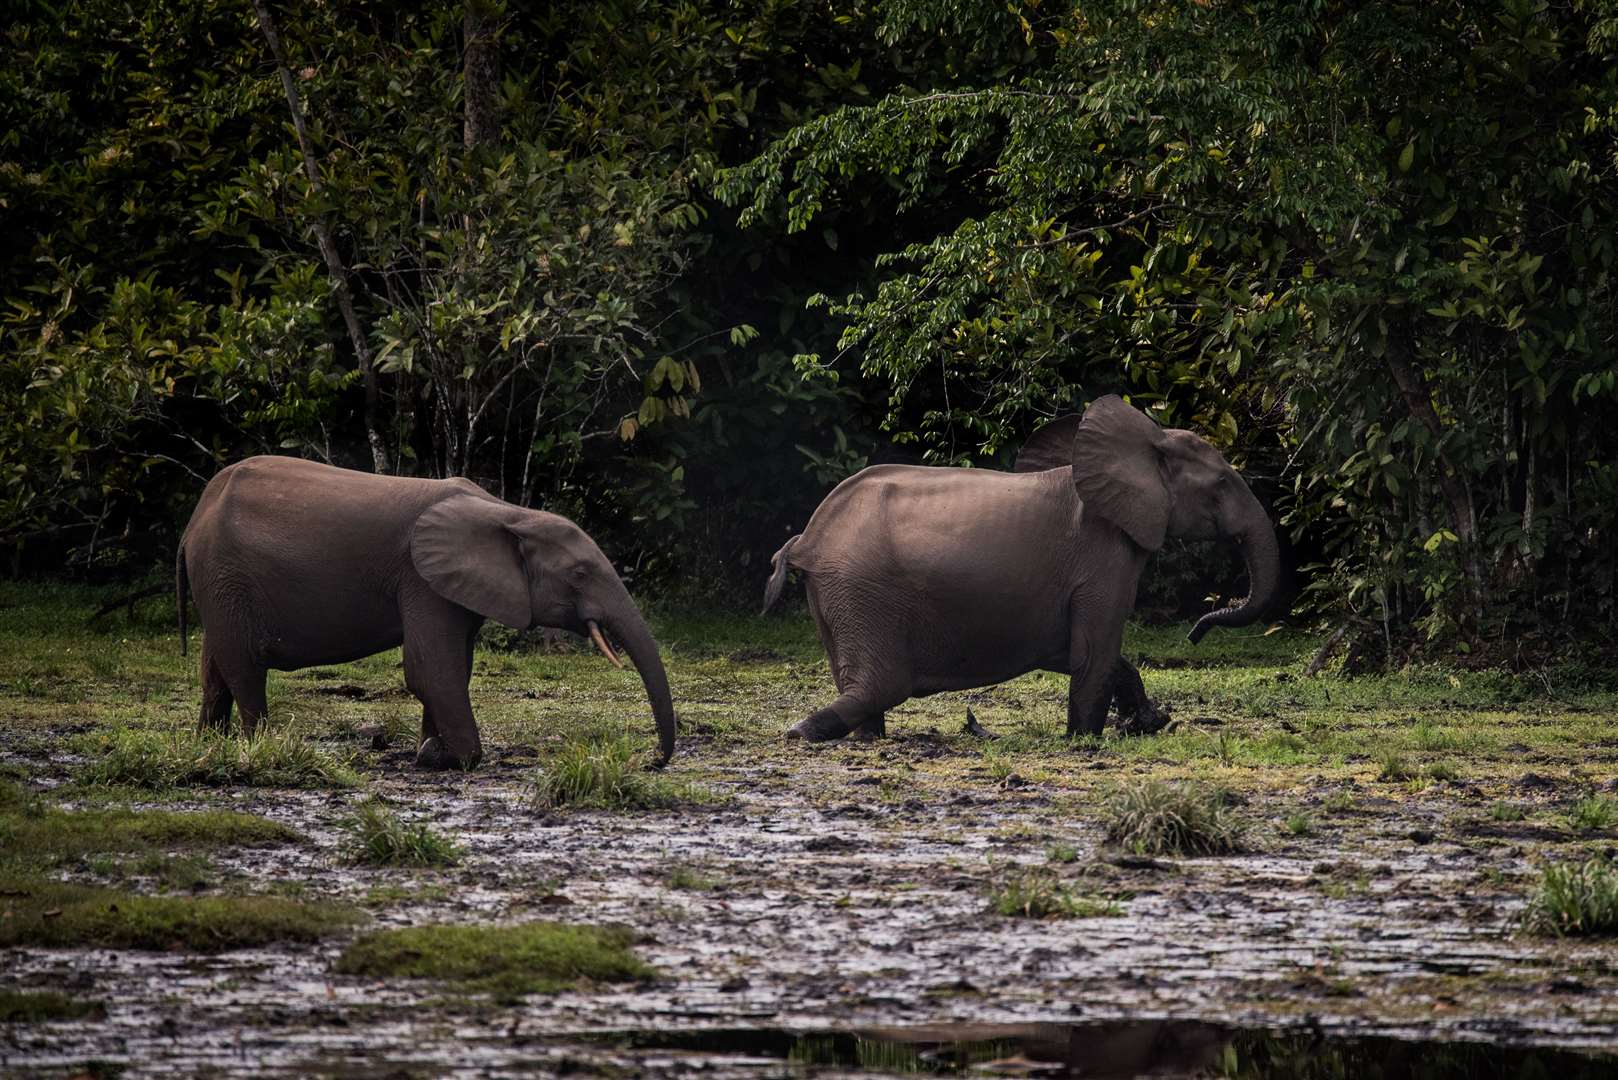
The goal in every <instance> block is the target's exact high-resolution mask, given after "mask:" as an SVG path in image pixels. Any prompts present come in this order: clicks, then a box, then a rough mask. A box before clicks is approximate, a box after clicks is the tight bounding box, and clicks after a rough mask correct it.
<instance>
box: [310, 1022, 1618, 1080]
mask: <svg viewBox="0 0 1618 1080" xmlns="http://www.w3.org/2000/svg"><path fill="white" fill-rule="evenodd" d="M519 1042H520V1040H519ZM512 1049H513V1047H512V1046H511V1044H510V1043H507V1045H506V1046H505V1047H504V1052H502V1051H501V1050H497V1049H495V1048H494V1047H492V1046H489V1045H487V1044H485V1045H479V1044H478V1043H476V1042H474V1043H471V1044H469V1045H468V1046H467V1047H466V1050H467V1056H466V1059H464V1061H463V1064H464V1065H466V1066H470V1067H471V1071H472V1072H475V1073H476V1074H477V1075H490V1076H497V1075H512V1074H514V1073H515V1072H518V1071H522V1070H524V1069H543V1070H556V1071H566V1072H570V1073H577V1074H585V1075H588V1074H591V1073H607V1072H610V1073H615V1074H616V1073H622V1072H627V1073H629V1074H632V1075H657V1076H685V1075H698V1074H700V1075H703V1076H710V1077H724V1076H743V1075H746V1076H759V1075H763V1076H782V1075H786V1076H792V1075H816V1074H828V1073H829V1074H837V1075H846V1074H858V1075H867V1076H883V1075H904V1074H921V1075H1000V1076H1037V1077H1119V1078H1121V1077H1136V1076H1152V1077H1187V1078H1190V1077H1239V1078H1243V1080H1269V1078H1275V1080H1281V1078H1287V1080H1290V1078H1293V1077H1300V1076H1318V1077H1344V1078H1350V1077H1352V1078H1359V1077H1365V1078H1378V1080H1399V1078H1411V1080H1417V1078H1420V1080H1449V1078H1454V1080H1485V1078H1493V1077H1498V1078H1507V1077H1511V1078H1517V1077H1556V1078H1557V1080H1584V1078H1587V1077H1588V1078H1595V1077H1610V1076H1613V1075H1615V1074H1618V1055H1614V1054H1608V1053H1597V1052H1580V1051H1571V1050H1559V1049H1547V1048H1539V1047H1507V1046H1498V1045H1491V1044H1485V1043H1471V1042H1443V1041H1437V1040H1429V1041H1409V1040H1403V1039H1394V1038H1388V1037H1382V1036H1344V1035H1331V1034H1327V1033H1325V1032H1323V1031H1322V1030H1320V1029H1319V1028H1301V1029H1284V1030H1283V1029H1273V1028H1238V1027H1231V1026H1227V1025H1223V1024H1210V1023H1204V1022H1201V1021H1189V1020H1146V1021H1116V1022H1106V1023H1089V1024H1042V1023H1035V1024H937V1025H923V1026H915V1027H873V1028H865V1029H859V1030H848V1031H834V1030H825V1031H792V1030H788V1029H784V1028H768V1027H765V1028H736V1027H725V1028H702V1029H688V1030H646V1031H620V1032H596V1033H586V1034H581V1035H557V1036H553V1037H549V1038H546V1039H544V1040H543V1044H542V1045H530V1046H529V1047H527V1051H526V1053H522V1052H518V1053H516V1054H512V1053H511V1051H512ZM491 1051H492V1052H491ZM480 1057H481V1058H484V1059H485V1064H484V1068H483V1069H478V1068H476V1066H473V1064H472V1063H473V1062H475V1061H476V1060H477V1059H478V1058H480ZM490 1059H503V1060H501V1061H500V1064H494V1062H493V1060H490ZM298 1068H300V1069H304V1070H308V1071H311V1072H317V1073H319V1074H321V1075H328V1076H343V1077H358V1076H379V1075H389V1074H390V1073H389V1070H390V1069H394V1068H396V1069H399V1070H400V1072H399V1073H393V1074H392V1075H401V1074H403V1075H409V1074H410V1073H409V1065H408V1063H407V1062H406V1061H403V1060H398V1059H389V1060H387V1061H361V1060H358V1059H355V1058H349V1059H348V1060H347V1061H346V1062H345V1061H338V1060H333V1059H331V1058H326V1059H322V1060H319V1061H311V1062H305V1063H302V1064H301V1065H300V1066H299V1067H298Z"/></svg>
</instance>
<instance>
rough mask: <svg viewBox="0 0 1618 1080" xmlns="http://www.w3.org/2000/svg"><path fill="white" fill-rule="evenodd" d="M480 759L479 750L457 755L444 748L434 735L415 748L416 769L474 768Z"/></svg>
mask: <svg viewBox="0 0 1618 1080" xmlns="http://www.w3.org/2000/svg"><path fill="white" fill-rule="evenodd" d="M481 760H483V754H482V752H481V751H474V752H473V753H472V754H470V755H469V756H467V757H457V756H456V755H455V754H452V753H450V751H448V750H446V749H445V748H444V744H443V742H442V740H440V739H439V738H438V736H436V735H434V736H433V737H432V738H430V739H427V740H425V741H424V742H423V743H422V744H421V746H419V747H418V748H417V749H416V768H418V769H475V768H477V765H478V762H479V761H481Z"/></svg>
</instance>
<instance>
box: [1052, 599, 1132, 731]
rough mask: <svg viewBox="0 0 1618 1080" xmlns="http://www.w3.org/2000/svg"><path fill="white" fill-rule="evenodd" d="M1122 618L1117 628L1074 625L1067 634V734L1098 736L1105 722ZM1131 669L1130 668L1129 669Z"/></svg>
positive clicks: (1109, 702)
mask: <svg viewBox="0 0 1618 1080" xmlns="http://www.w3.org/2000/svg"><path fill="white" fill-rule="evenodd" d="M1123 631H1124V628H1123V621H1122V620H1121V619H1120V620H1119V623H1118V625H1117V626H1116V627H1104V628H1102V629H1101V630H1100V631H1097V630H1096V628H1094V627H1088V628H1086V627H1084V626H1080V625H1077V620H1075V625H1074V627H1073V629H1072V631H1071V633H1070V636H1069V639H1068V640H1069V642H1070V644H1069V646H1068V665H1069V666H1068V671H1069V673H1070V675H1071V678H1070V679H1069V680H1068V686H1067V733H1068V735H1069V736H1073V735H1100V734H1101V730H1102V728H1103V727H1105V726H1106V723H1107V708H1108V706H1110V705H1111V704H1112V690H1113V681H1114V678H1115V676H1116V674H1117V670H1116V665H1117V664H1118V663H1119V662H1120V661H1121V657H1120V656H1119V648H1120V646H1122V645H1123V637H1124V633H1123ZM1131 670H1133V669H1131Z"/></svg>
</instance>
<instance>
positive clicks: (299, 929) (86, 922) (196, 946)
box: [0, 875, 360, 953]
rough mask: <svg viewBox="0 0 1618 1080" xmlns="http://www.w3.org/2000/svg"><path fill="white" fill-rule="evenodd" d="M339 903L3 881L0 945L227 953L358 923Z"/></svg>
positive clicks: (356, 916)
mask: <svg viewBox="0 0 1618 1080" xmlns="http://www.w3.org/2000/svg"><path fill="white" fill-rule="evenodd" d="M359 917H360V916H359V914H358V913H357V912H356V911H355V910H354V909H353V908H349V907H346V906H343V905H340V904H330V903H303V902H299V901H295V900H287V899H283V898H281V897H276V896H210V897H200V898H191V897H175V896H137V895H135V894H133V893H127V892H120V891H118V890H115V889H103V888H96V887H92V886H86V885H76V884H71V883H68V882H61V881H49V880H45V879H42V878H35V877H28V876H19V875H5V876H0V948H11V947H14V946H19V945H29V946H35V947H44V948H84V947H89V948H104V949H143V950H151V951H167V950H179V949H186V950H191V951H195V952H210V953H211V952H225V951H228V950H230V949H245V948H253V947H256V946H260V945H268V944H270V943H271V942H312V941H318V940H319V939H321V938H323V937H326V936H327V935H329V934H332V933H335V932H336V931H338V930H343V929H346V928H347V927H349V926H352V925H353V924H354V923H355V922H357V921H358V919H359Z"/></svg>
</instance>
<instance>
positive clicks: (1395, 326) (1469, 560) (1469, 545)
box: [1383, 318, 1483, 619]
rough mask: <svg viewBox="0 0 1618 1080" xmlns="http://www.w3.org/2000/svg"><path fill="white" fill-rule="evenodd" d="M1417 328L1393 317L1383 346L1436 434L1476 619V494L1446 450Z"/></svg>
mask: <svg viewBox="0 0 1618 1080" xmlns="http://www.w3.org/2000/svg"><path fill="white" fill-rule="evenodd" d="M1413 337H1414V332H1413V331H1412V330H1411V328H1410V323H1409V321H1408V320H1406V319H1404V318H1398V319H1395V320H1393V321H1392V322H1391V323H1390V324H1389V326H1388V339H1387V347H1386V348H1385V349H1384V350H1383V357H1384V359H1385V360H1386V362H1387V365H1388V373H1389V374H1391V375H1392V376H1393V381H1394V384H1395V385H1396V386H1398V388H1399V394H1400V396H1402V397H1403V398H1404V402H1405V408H1406V409H1408V410H1409V412H1410V416H1411V419H1413V420H1415V421H1416V423H1418V424H1420V425H1421V426H1422V427H1424V428H1426V429H1427V433H1428V434H1429V435H1431V436H1432V439H1433V448H1434V451H1435V452H1436V453H1437V454H1438V485H1439V489H1440V490H1441V491H1442V492H1443V493H1444V502H1445V503H1447V504H1448V506H1449V516H1450V523H1451V524H1452V525H1453V526H1454V528H1455V535H1456V536H1457V537H1459V538H1460V541H1461V555H1462V559H1463V564H1462V565H1463V567H1464V571H1465V573H1466V579H1467V590H1468V592H1469V593H1470V599H1471V602H1472V603H1471V606H1472V615H1473V617H1474V618H1476V619H1481V618H1482V616H1483V574H1482V571H1481V569H1480V568H1479V565H1478V545H1477V532H1478V530H1477V516H1476V511H1475V510H1474V509H1473V506H1472V496H1471V493H1470V492H1469V491H1468V490H1467V487H1466V484H1465V483H1464V482H1463V481H1462V479H1461V474H1460V471H1459V470H1458V469H1456V468H1455V465H1454V463H1453V462H1451V461H1450V459H1449V455H1448V454H1447V453H1445V452H1444V451H1443V449H1442V448H1441V446H1440V444H1441V443H1442V440H1443V438H1444V425H1443V421H1441V420H1440V419H1439V418H1438V411H1437V410H1436V409H1434V408H1433V393H1432V390H1431V389H1430V388H1429V387H1428V385H1427V379H1426V376H1424V375H1423V374H1422V373H1421V370H1420V369H1419V368H1418V367H1417V366H1416V364H1415V361H1414V359H1413V355H1414V352H1415V347H1414V343H1413V341H1412V338H1413Z"/></svg>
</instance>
